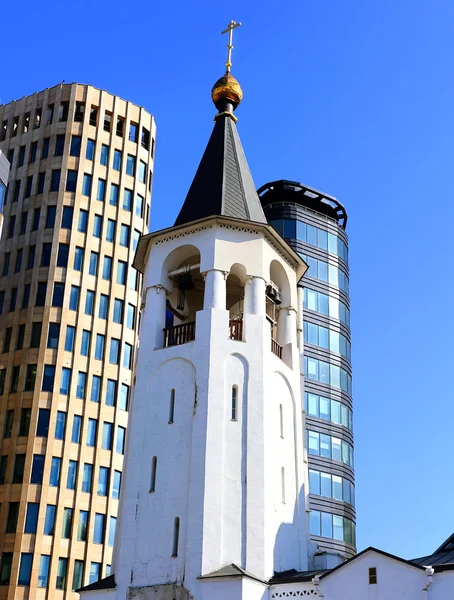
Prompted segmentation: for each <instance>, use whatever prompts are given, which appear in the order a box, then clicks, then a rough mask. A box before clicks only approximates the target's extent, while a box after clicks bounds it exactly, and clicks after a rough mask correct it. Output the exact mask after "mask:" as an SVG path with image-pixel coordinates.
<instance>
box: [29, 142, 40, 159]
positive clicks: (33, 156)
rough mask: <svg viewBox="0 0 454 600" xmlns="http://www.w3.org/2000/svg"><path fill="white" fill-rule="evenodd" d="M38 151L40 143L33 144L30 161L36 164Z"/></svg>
mask: <svg viewBox="0 0 454 600" xmlns="http://www.w3.org/2000/svg"><path fill="white" fill-rule="evenodd" d="M37 150H38V142H32V144H31V146H30V160H29V162H31V163H34V162H35V160H36V153H37Z"/></svg>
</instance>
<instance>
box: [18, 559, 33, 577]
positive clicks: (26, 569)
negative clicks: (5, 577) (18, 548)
mask: <svg viewBox="0 0 454 600" xmlns="http://www.w3.org/2000/svg"><path fill="white" fill-rule="evenodd" d="M32 563H33V554H32V553H31V552H22V553H21V557H20V567H19V578H18V580H17V583H18V585H30V577H31V574H32Z"/></svg>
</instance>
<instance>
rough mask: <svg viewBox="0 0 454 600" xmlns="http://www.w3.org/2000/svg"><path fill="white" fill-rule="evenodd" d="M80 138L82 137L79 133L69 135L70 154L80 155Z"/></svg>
mask: <svg viewBox="0 0 454 600" xmlns="http://www.w3.org/2000/svg"><path fill="white" fill-rule="evenodd" d="M81 140H82V138H81V136H80V135H73V136H71V146H70V148H69V155H70V156H80V145H81Z"/></svg>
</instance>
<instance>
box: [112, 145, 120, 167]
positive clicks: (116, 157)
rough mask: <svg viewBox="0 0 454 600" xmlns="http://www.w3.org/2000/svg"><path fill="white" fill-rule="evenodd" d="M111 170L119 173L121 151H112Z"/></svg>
mask: <svg viewBox="0 0 454 600" xmlns="http://www.w3.org/2000/svg"><path fill="white" fill-rule="evenodd" d="M113 169H114V171H121V150H114V155H113Z"/></svg>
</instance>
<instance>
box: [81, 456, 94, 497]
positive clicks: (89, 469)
mask: <svg viewBox="0 0 454 600" xmlns="http://www.w3.org/2000/svg"><path fill="white" fill-rule="evenodd" d="M92 478H93V465H90V464H88V463H85V464H84V472H83V477H82V491H83V492H87V493H90V492H91V482H92Z"/></svg>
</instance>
